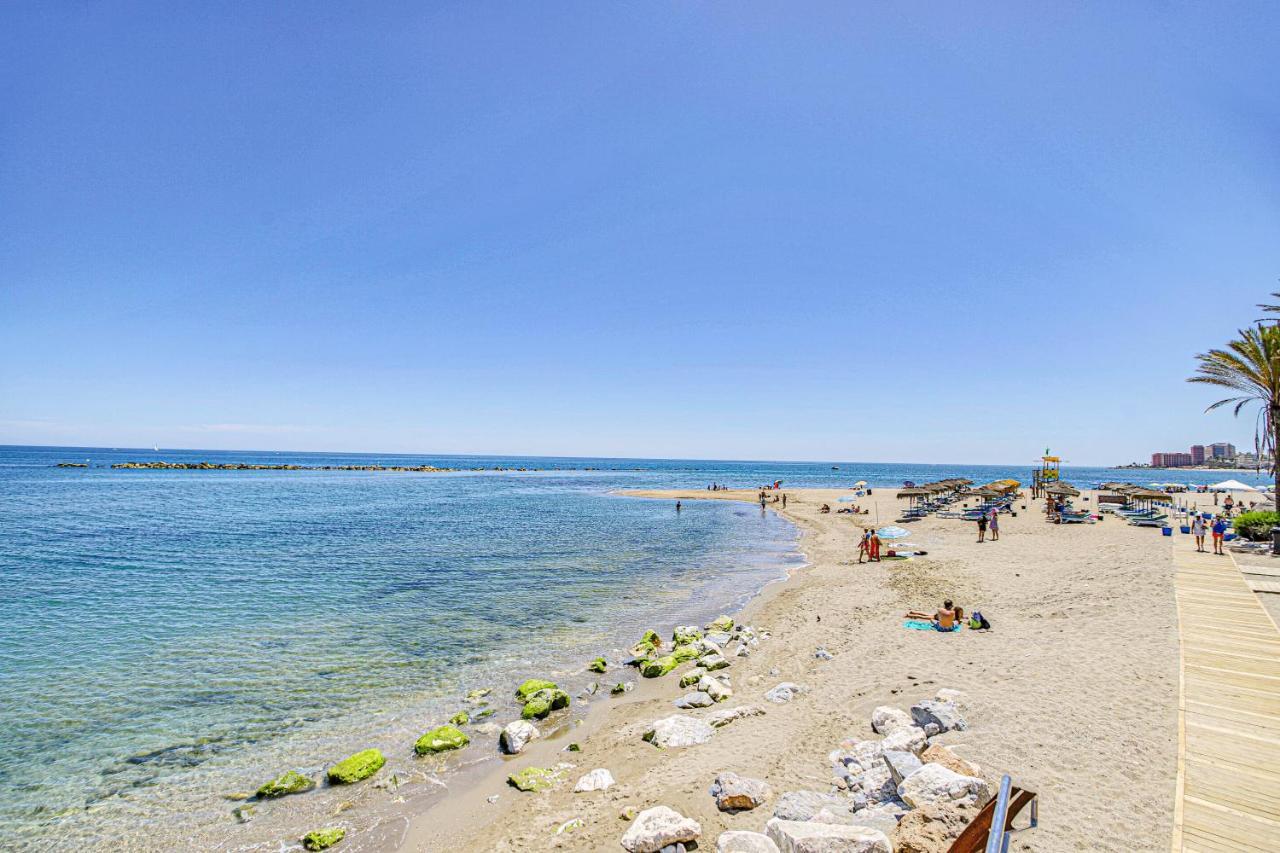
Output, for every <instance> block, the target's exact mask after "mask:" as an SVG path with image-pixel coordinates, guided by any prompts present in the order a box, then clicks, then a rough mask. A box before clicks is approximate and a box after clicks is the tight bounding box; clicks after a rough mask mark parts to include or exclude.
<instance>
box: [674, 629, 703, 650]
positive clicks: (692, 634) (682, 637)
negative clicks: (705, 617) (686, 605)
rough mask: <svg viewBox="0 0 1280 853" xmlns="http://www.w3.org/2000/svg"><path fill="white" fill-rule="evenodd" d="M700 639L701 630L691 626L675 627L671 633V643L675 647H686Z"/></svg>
mask: <svg viewBox="0 0 1280 853" xmlns="http://www.w3.org/2000/svg"><path fill="white" fill-rule="evenodd" d="M701 639H702V629H701V628H698V627H695V626H693V625H677V626H676V629H675V630H674V631H672V632H671V642H672V643H674V644H675V645H677V646H687V645H688V644H690V643H696V642H698V640H701Z"/></svg>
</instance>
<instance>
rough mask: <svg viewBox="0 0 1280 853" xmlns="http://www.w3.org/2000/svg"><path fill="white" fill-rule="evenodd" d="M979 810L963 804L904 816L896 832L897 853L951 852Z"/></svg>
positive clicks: (938, 806)
mask: <svg viewBox="0 0 1280 853" xmlns="http://www.w3.org/2000/svg"><path fill="white" fill-rule="evenodd" d="M977 813H978V810H977V809H976V808H974V807H972V806H966V805H963V804H960V803H956V804H951V805H937V806H922V807H921V808H918V809H912V810H911V811H909V812H907V813H906V814H904V815H903V816H902V820H901V821H899V822H898V825H897V827H896V828H895V829H894V832H893V841H894V849H895V850H897V853H948V851H949V850H950V849H951V845H952V844H953V843H954V842H955V840H956V839H957V838H959V837H960V833H961V832H963V831H964V828H965V826H966V825H967V824H968V823H969V821H971V820H973V818H974V817H975V816H976V815H977Z"/></svg>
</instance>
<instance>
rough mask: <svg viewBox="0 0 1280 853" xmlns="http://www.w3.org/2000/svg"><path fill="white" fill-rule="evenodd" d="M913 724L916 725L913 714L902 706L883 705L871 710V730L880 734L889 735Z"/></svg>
mask: <svg viewBox="0 0 1280 853" xmlns="http://www.w3.org/2000/svg"><path fill="white" fill-rule="evenodd" d="M911 725H914V723H913V722H912V721H911V715H910V714H908V713H907V712H906V711H904V710H902V709H901V708H894V707H891V706H889V705H881V706H880V707H879V708H876V709H875V710H874V711H872V712H871V730H872V731H873V732H875V733H876V734H878V735H887V734H890V733H891V732H895V731H897V730H898V729H905V728H906V727H907V726H911Z"/></svg>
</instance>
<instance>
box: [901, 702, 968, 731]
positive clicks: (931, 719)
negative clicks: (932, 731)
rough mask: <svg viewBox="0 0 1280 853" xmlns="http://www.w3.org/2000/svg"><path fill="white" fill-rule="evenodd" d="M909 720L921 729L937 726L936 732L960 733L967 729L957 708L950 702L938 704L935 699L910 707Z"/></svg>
mask: <svg viewBox="0 0 1280 853" xmlns="http://www.w3.org/2000/svg"><path fill="white" fill-rule="evenodd" d="M911 718H912V719H913V720H914V721H915V724H916V725H917V726H920V728H922V729H926V730H927V729H929V728H930V727H933V726H937V729H938V732H950V731H956V732H962V731H964V730H965V729H966V728H968V727H969V724H968V723H966V722H965V719H964V717H962V716H960V709H959V708H957V707H956V706H955V705H953V704H951V703H950V702H939V701H937V700H936V699H926V700H924V701H923V702H917V703H916V704H914V705H912V706H911Z"/></svg>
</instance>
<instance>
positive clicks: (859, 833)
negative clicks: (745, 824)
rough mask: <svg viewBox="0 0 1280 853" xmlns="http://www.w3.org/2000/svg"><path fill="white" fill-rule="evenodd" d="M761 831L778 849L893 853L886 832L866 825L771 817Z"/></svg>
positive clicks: (818, 852) (789, 851)
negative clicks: (763, 831) (766, 834)
mask: <svg viewBox="0 0 1280 853" xmlns="http://www.w3.org/2000/svg"><path fill="white" fill-rule="evenodd" d="M765 832H766V833H768V835H769V837H770V838H772V839H773V842H774V843H775V844H777V845H778V849H779V850H780V851H781V853H893V847H892V846H890V844H889V838H888V836H886V835H885V834H884V833H883V832H881V831H880V830H878V829H871V828H870V827H866V826H846V825H844V824H839V823H813V822H812V821H794V820H781V819H779V818H776V817H775V818H773V819H771V820H770V821H769V823H768V824H766V825H765Z"/></svg>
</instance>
